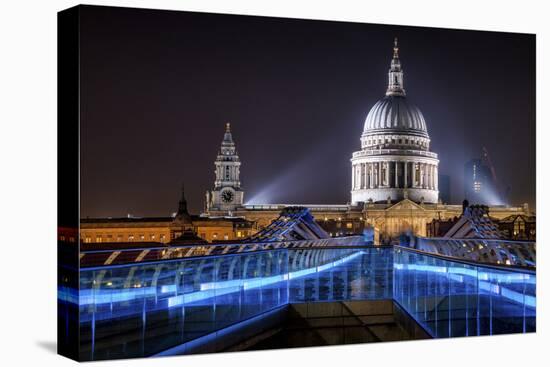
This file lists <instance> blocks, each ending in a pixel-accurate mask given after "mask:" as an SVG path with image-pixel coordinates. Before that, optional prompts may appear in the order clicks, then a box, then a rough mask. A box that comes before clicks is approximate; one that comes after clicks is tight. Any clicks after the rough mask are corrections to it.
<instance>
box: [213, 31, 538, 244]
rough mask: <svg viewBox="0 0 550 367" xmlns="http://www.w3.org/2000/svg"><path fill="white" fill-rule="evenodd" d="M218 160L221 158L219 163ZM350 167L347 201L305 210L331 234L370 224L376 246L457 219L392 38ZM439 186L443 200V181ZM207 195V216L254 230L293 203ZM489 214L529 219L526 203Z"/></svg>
mask: <svg viewBox="0 0 550 367" xmlns="http://www.w3.org/2000/svg"><path fill="white" fill-rule="evenodd" d="M224 139H225V138H224ZM218 162H219V157H218V160H217V161H216V165H218ZM351 163H352V175H351V204H345V205H304V206H306V207H308V208H309V209H310V211H311V213H312V214H313V215H314V216H315V218H316V220H317V221H318V222H319V224H320V225H321V226H323V227H324V229H325V230H326V231H327V232H328V233H330V234H331V235H333V236H340V235H346V234H349V233H362V231H363V230H364V229H365V228H367V227H370V228H372V229H373V230H374V239H375V241H376V242H377V243H379V242H385V241H389V240H390V238H395V237H397V236H399V235H400V234H401V233H403V232H409V233H413V234H416V235H419V236H427V235H428V234H432V233H433V231H428V230H427V229H428V228H429V226H428V224H429V223H431V222H432V221H433V220H447V221H448V220H451V219H453V218H456V217H459V216H460V215H461V214H462V205H449V204H447V202H445V203H443V202H442V201H441V200H439V174H438V166H439V160H438V157H437V154H436V153H434V152H431V151H430V137H429V135H428V130H427V126H426V121H425V120H424V117H423V115H422V113H421V111H420V110H419V109H418V108H417V107H416V106H414V105H413V104H412V103H410V102H409V101H408V100H407V98H406V95H405V89H404V84H403V69H402V67H401V61H400V59H399V49H398V47H397V40H396V41H395V42H394V49H393V58H392V60H391V65H390V70H389V72H388V87H387V91H386V96H384V97H383V98H382V99H381V100H379V101H378V102H377V103H376V104H375V105H374V106H373V107H372V108H371V110H370V112H369V113H368V115H367V118H366V121H365V125H364V130H363V133H362V135H361V150H360V151H357V152H355V153H353V156H352V158H351ZM220 182H221V181H220V180H219V177H218V175H216V182H215V185H214V186H216V187H217V189H216V190H214V192H218V193H219V192H223V189H222V186H221V185H220ZM228 185H229V183H228ZM444 189H445V196H447V195H448V194H449V192H448V190H449V183H448V180H447V181H446V183H445V187H444ZM212 197H213V195H212V196H208V194H207V205H206V207H207V210H206V213H205V214H206V215H210V216H224V215H225V216H227V215H228V214H230V215H231V216H234V217H242V218H246V219H247V220H250V221H253V222H254V223H256V224H257V227H258V228H259V229H261V228H264V227H266V226H268V225H269V224H270V223H271V221H272V220H274V219H276V218H277V217H278V216H279V213H280V212H281V210H282V209H284V208H285V207H288V206H295V205H298V204H260V205H256V204H242V199H243V197H242V196H241V197H240V200H241V201H240V202H239V203H236V204H238V205H232V206H231V209H232V210H231V212H228V211H227V210H224V209H223V208H221V207H220V206H219V204H220V200H215V201H212ZM216 197H217V198H219V195H218V196H216ZM209 198H210V199H209ZM447 200H448V199H447ZM489 210H490V215H491V217H493V218H496V219H501V218H505V217H508V216H510V215H514V214H524V215H529V208H528V207H527V206H523V207H506V206H502V205H501V206H493V207H490V208H489Z"/></svg>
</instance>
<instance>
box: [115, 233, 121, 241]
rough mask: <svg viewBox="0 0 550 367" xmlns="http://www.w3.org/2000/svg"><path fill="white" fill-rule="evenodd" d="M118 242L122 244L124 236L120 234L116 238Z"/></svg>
mask: <svg viewBox="0 0 550 367" xmlns="http://www.w3.org/2000/svg"><path fill="white" fill-rule="evenodd" d="M116 240H117V241H118V242H122V235H120V234H119V235H118V236H116Z"/></svg>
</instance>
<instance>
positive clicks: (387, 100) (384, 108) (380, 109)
mask: <svg viewBox="0 0 550 367" xmlns="http://www.w3.org/2000/svg"><path fill="white" fill-rule="evenodd" d="M380 132H388V133H393V132H396V133H401V132H404V133H412V134H415V135H421V136H425V137H428V130H427V128H426V121H425V120H424V116H423V115H422V112H420V109H418V107H416V106H415V105H414V104H412V103H410V102H409V101H408V100H407V98H406V97H405V96H404V95H386V96H385V97H384V98H382V99H381V100H379V101H378V102H376V104H375V105H374V106H373V107H372V108H371V110H370V112H369V114H368V115H367V119H366V120H365V127H364V132H363V133H364V134H371V133H380Z"/></svg>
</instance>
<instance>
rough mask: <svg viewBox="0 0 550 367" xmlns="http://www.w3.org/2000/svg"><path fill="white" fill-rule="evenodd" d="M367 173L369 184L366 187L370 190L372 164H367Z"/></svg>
mask: <svg viewBox="0 0 550 367" xmlns="http://www.w3.org/2000/svg"><path fill="white" fill-rule="evenodd" d="M367 171H368V172H369V182H368V183H367V185H368V188H369V189H372V173H373V172H372V163H367Z"/></svg>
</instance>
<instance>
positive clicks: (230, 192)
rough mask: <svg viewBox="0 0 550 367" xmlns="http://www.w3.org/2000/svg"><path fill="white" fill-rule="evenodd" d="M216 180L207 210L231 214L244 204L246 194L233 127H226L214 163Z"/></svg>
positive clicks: (208, 198) (207, 199) (207, 202)
mask: <svg viewBox="0 0 550 367" xmlns="http://www.w3.org/2000/svg"><path fill="white" fill-rule="evenodd" d="M214 166H215V167H216V169H215V171H214V172H215V174H216V180H215V181H214V189H213V190H212V191H207V192H206V210H207V211H209V210H213V211H219V212H224V213H226V214H230V213H231V212H232V211H234V210H235V209H236V208H238V207H241V206H242V204H243V196H244V192H243V190H242V189H241V181H240V178H239V177H240V166H241V161H240V160H239V155H238V154H237V149H236V147H235V142H234V141H233V136H232V135H231V125H230V124H229V123H227V124H226V126H225V134H224V135H223V140H222V144H221V148H220V151H219V153H218V157H217V158H216V161H215V162H214Z"/></svg>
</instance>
